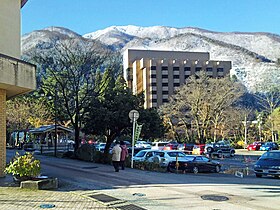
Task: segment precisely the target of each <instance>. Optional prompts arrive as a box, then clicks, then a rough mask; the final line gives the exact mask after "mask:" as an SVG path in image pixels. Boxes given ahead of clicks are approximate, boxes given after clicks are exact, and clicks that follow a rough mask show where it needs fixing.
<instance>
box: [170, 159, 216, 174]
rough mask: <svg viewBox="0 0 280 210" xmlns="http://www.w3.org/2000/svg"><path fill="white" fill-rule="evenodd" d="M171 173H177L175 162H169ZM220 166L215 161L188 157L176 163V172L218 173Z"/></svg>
mask: <svg viewBox="0 0 280 210" xmlns="http://www.w3.org/2000/svg"><path fill="white" fill-rule="evenodd" d="M168 169H169V170H170V171H171V172H175V171H177V167H176V161H171V162H170V163H169V165H168ZM220 170H221V165H220V163H219V162H217V161H213V160H210V159H208V158H206V157H204V156H201V155H198V156H194V155H189V156H187V159H186V160H183V161H182V160H180V161H178V171H182V172H192V173H194V174H197V173H199V172H216V173H219V172H220Z"/></svg>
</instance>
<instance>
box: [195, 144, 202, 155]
mask: <svg viewBox="0 0 280 210" xmlns="http://www.w3.org/2000/svg"><path fill="white" fill-rule="evenodd" d="M204 149H205V144H196V145H194V146H193V150H192V154H193V155H203V154H204Z"/></svg>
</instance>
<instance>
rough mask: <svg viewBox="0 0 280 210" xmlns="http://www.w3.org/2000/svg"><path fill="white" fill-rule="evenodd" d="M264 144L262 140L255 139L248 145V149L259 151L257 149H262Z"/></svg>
mask: <svg viewBox="0 0 280 210" xmlns="http://www.w3.org/2000/svg"><path fill="white" fill-rule="evenodd" d="M262 144H263V143H262V142H260V141H255V142H253V143H252V144H249V145H248V147H247V150H248V151H251V150H255V151H257V150H259V149H260V147H261V146H262Z"/></svg>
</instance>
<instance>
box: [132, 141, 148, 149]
mask: <svg viewBox="0 0 280 210" xmlns="http://www.w3.org/2000/svg"><path fill="white" fill-rule="evenodd" d="M135 147H136V148H147V149H150V148H151V147H152V146H151V145H150V144H149V143H148V142H146V141H137V142H136V144H135Z"/></svg>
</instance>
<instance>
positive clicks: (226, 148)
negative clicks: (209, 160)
mask: <svg viewBox="0 0 280 210" xmlns="http://www.w3.org/2000/svg"><path fill="white" fill-rule="evenodd" d="M204 152H205V154H206V155H209V156H211V157H213V156H218V157H219V158H221V157H223V156H230V157H233V156H234V154H235V149H234V148H233V147H231V146H230V143H229V142H228V141H225V140H222V141H218V142H216V143H211V144H206V146H205V149H204Z"/></svg>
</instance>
